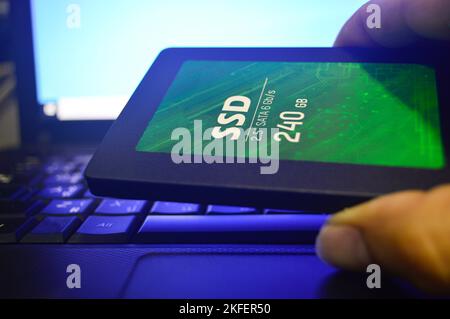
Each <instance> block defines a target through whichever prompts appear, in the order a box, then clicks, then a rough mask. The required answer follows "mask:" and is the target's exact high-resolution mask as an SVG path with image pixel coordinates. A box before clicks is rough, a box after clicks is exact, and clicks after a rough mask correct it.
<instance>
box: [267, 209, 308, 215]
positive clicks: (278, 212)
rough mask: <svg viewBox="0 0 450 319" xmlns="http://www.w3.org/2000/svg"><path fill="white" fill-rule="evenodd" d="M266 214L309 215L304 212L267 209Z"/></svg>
mask: <svg viewBox="0 0 450 319" xmlns="http://www.w3.org/2000/svg"><path fill="white" fill-rule="evenodd" d="M264 214H308V212H307V211H304V210H290V209H277V208H266V209H264Z"/></svg>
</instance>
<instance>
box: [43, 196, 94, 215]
mask: <svg viewBox="0 0 450 319" xmlns="http://www.w3.org/2000/svg"><path fill="white" fill-rule="evenodd" d="M92 203H93V200H92V199H72V200H61V199H55V200H52V201H51V202H50V204H48V205H47V206H46V207H45V208H44V209H43V210H42V212H41V213H42V214H45V215H86V214H87V213H88V212H89V207H90V206H91V204H92Z"/></svg>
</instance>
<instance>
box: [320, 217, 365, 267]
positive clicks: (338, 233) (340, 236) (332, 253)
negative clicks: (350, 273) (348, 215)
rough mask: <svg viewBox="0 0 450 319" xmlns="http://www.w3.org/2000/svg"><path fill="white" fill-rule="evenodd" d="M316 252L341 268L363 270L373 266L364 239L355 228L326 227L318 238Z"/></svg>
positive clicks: (327, 261) (341, 226) (329, 262)
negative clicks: (370, 265)
mask: <svg viewBox="0 0 450 319" xmlns="http://www.w3.org/2000/svg"><path fill="white" fill-rule="evenodd" d="M316 250H317V254H318V255H319V257H320V259H322V260H323V261H325V262H326V263H328V264H331V265H333V266H336V267H339V268H343V269H348V270H362V269H365V268H366V267H367V265H369V264H371V257H370V253H369V251H368V249H367V246H366V244H365V242H364V238H363V237H362V234H361V232H360V231H359V230H358V229H356V228H355V227H351V226H345V225H326V226H324V227H323V228H322V230H321V231H320V233H319V236H318V237H317V241H316Z"/></svg>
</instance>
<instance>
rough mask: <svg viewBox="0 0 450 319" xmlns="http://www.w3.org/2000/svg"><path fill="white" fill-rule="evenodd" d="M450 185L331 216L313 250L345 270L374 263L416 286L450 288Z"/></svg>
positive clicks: (392, 196)
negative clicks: (315, 248)
mask: <svg viewBox="0 0 450 319" xmlns="http://www.w3.org/2000/svg"><path fill="white" fill-rule="evenodd" d="M449 233H450V186H441V187H438V188H435V189H433V190H431V191H429V192H421V191H407V192H399V193H394V194H390V195H386V196H382V197H379V198H377V199H374V200H372V201H369V202H367V203H364V204H361V205H358V206H356V207H353V208H349V209H346V210H344V211H342V212H339V213H337V214H336V215H334V216H333V217H332V218H331V219H330V220H329V221H328V223H327V224H326V225H325V226H324V228H323V229H322V230H321V232H320V234H319V236H318V239H317V242H316V247H317V252H318V254H319V256H320V257H321V258H322V259H323V260H324V261H326V262H328V263H330V264H333V265H335V266H337V267H340V268H344V269H348V270H363V269H364V270H365V269H366V267H367V266H368V265H369V264H372V263H376V264H378V265H380V267H381V269H382V270H386V271H388V272H391V273H393V274H396V275H399V276H401V277H404V278H406V279H407V280H410V281H411V282H413V283H414V284H415V285H416V286H418V287H419V288H422V289H425V290H428V291H433V292H450V266H449V265H450V240H449V235H448V234H449Z"/></svg>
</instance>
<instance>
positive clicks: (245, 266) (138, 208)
mask: <svg viewBox="0 0 450 319" xmlns="http://www.w3.org/2000/svg"><path fill="white" fill-rule="evenodd" d="M364 2H365V1H360V0H352V1H347V2H346V4H345V5H342V2H341V1H338V0H330V1H326V2H310V1H282V2H281V3H280V2H276V3H274V2H273V1H265V0H264V1H248V2H247V1H246V2H242V1H235V0H232V1H222V2H217V1H214V2H211V1H204V0H198V1H194V2H189V3H187V2H185V1H181V0H171V1H164V2H161V1H139V0H127V1H114V2H111V1H106V0H94V1H92V0H91V1H82V0H79V1H68V0H60V1H54V0H31V1H29V0H15V1H12V3H11V13H12V21H13V31H14V44H15V58H16V75H17V80H18V84H17V97H18V100H19V107H20V129H21V139H22V145H21V147H20V149H16V150H10V151H4V152H2V153H1V155H0V176H1V179H0V226H1V227H0V254H1V256H2V257H1V258H0V282H2V285H1V288H0V296H1V297H2V298H182V299H188V298H189V299H192V298H272V299H273V298H323V297H324V298H328V297H379V296H385V297H386V296H395V297H398V296H415V295H417V294H418V292H416V291H415V290H414V289H412V288H411V287H409V286H407V285H406V284H404V283H399V282H398V281H397V280H391V279H389V278H383V285H382V289H380V290H370V289H368V288H367V286H366V274H349V273H342V272H339V271H338V270H336V269H334V268H332V267H330V266H328V265H326V264H324V263H322V262H321V261H320V260H319V259H318V257H317V256H316V255H315V251H314V240H315V235H316V234H317V232H318V231H319V229H320V226H321V225H322V224H323V222H324V221H325V218H323V216H321V217H319V218H318V219H317V220H315V222H314V223H311V222H310V224H309V225H314V227H312V228H311V227H310V228H309V229H308V230H307V232H303V233H302V230H301V229H300V230H298V231H299V234H300V235H302V236H303V237H302V238H303V239H304V240H303V241H302V243H295V242H292V243H289V242H287V243H283V244H279V243H275V242H274V243H271V242H270V241H269V242H268V243H264V244H261V243H255V242H252V240H251V234H247V236H246V238H247V240H245V241H242V242H240V241H239V240H234V241H230V243H227V242H226V241H225V243H224V242H223V241H222V242H221V243H214V241H206V242H200V243H191V241H188V242H189V243H188V242H183V241H182V240H178V241H177V240H172V242H171V243H167V242H165V241H164V240H161V241H160V242H158V240H157V239H156V240H155V239H154V238H153V239H152V242H151V243H145V242H142V241H139V242H136V241H134V240H133V238H134V236H133V233H131V234H127V236H126V237H123V236H121V234H120V232H119V231H115V230H116V229H121V227H120V222H118V221H120V220H121V219H122V220H125V219H127V217H129V216H136V217H138V218H141V220H143V219H144V217H146V216H151V215H152V214H158V215H167V216H172V217H173V218H178V219H179V220H180V223H182V219H183V216H184V215H185V214H186V213H188V214H197V215H201V216H202V218H210V217H208V216H209V215H210V214H211V213H216V214H222V215H224V216H227V219H228V220H229V222H231V223H236V225H239V223H241V222H242V217H243V216H245V219H246V220H248V218H249V216H251V214H249V211H248V209H252V208H248V207H246V208H245V209H244V208H242V207H236V206H224V205H221V206H217V205H199V204H197V203H195V202H193V203H175V202H166V201H158V200H152V201H149V200H125V199H114V198H100V197H96V196H94V195H92V193H90V191H89V189H88V188H87V184H86V182H85V181H84V179H83V171H84V169H85V168H86V165H87V164H88V162H89V160H90V158H91V156H92V154H93V152H94V151H95V149H96V146H97V145H98V143H99V142H100V141H101V139H102V137H103V136H104V134H105V132H106V130H107V129H108V128H109V126H110V125H111V123H112V121H113V120H114V119H115V118H116V117H117V116H118V114H119V113H120V111H121V110H122V108H123V107H124V106H125V104H126V102H127V100H128V99H129V97H130V96H131V94H132V92H133V90H134V89H135V87H136V86H137V84H138V83H139V81H140V80H141V78H142V76H143V75H144V74H145V72H146V70H147V69H148V68H149V66H150V65H151V64H152V62H153V60H154V59H155V57H156V56H157V54H158V53H159V51H161V50H162V49H164V48H166V47H171V46H212V47H214V46H221V47H233V46H247V47H249V46H250V47H264V46H272V47H299V46H315V47H320V46H331V45H332V43H333V40H334V38H335V36H336V34H337V32H338V30H339V28H340V27H341V26H342V25H343V23H344V22H345V21H346V19H347V18H348V17H349V16H350V15H351V14H352V13H353V12H354V11H355V10H356V9H357V8H358V7H359V6H360V5H362V4H363V3H364ZM237 9H238V10H237ZM268 19H269V20H268ZM249 26H251V27H249ZM243 30H245V32H244V31H243ZM251 213H252V214H274V215H275V214H278V215H289V216H293V215H299V216H300V215H301V214H302V210H301V207H299V209H298V210H289V211H287V210H278V209H276V208H266V209H262V210H261V209H254V211H252V212H251ZM244 214H245V215H244ZM52 216H58V217H61V218H59V219H58V220H59V221H61V223H57V224H55V223H54V222H52V219H51V217H52ZM92 216H95V221H96V223H94V224H92V225H84V223H85V221H86V220H87V219H88V217H92ZM91 219H92V218H91ZM82 227H83V229H84V230H85V231H86V229H88V232H90V236H85V237H84V240H83V241H81V242H80V241H77V242H76V243H74V242H73V241H71V238H73V237H74V236H77V233H78V231H79V229H80V228H82ZM89 228H90V229H89ZM130 231H132V230H130ZM176 234H177V230H176V229H173V237H172V238H175V239H176ZM78 235H79V234H78ZM124 238H126V239H124ZM130 238H131V239H130ZM249 238H250V239H249ZM75 274H78V277H74V275H75Z"/></svg>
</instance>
